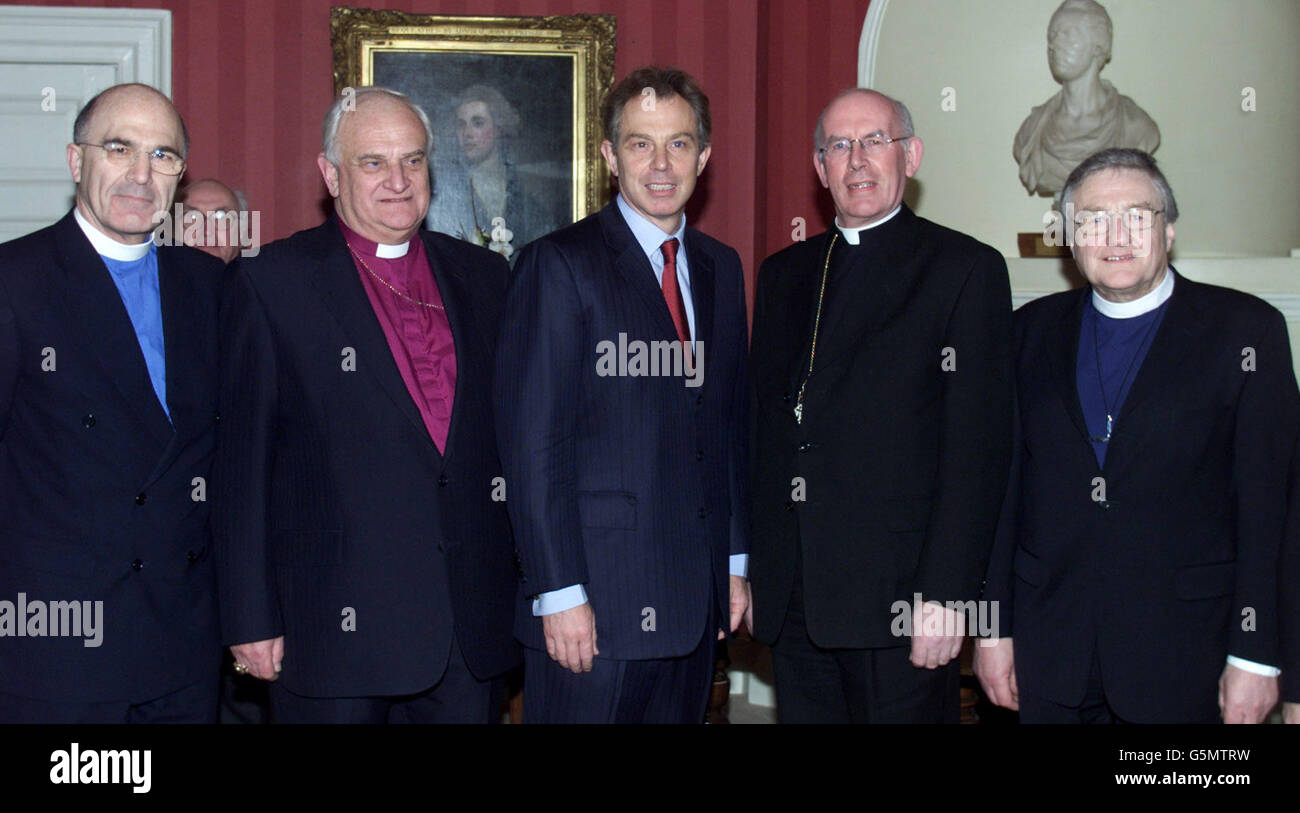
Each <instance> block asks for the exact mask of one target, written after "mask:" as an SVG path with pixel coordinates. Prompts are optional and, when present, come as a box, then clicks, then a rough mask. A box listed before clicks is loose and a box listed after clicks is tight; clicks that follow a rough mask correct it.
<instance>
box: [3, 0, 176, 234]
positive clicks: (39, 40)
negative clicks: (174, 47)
mask: <svg viewBox="0 0 1300 813" xmlns="http://www.w3.org/2000/svg"><path fill="white" fill-rule="evenodd" d="M171 24H172V21H171V12H170V11H163V10H140V9H108V8H104V9H100V8H42V7H36V6H0V134H3V138H2V139H0V242H4V241H6V240H12V239H13V238H15V237H18V236H20V235H23V234H27V233H28V232H32V231H35V230H36V229H39V228H42V227H44V226H48V225H49V224H51V223H53V222H54V221H56V220H58V219H59V218H60V217H62V216H63V215H64V214H65V213H66V212H67V211H68V209H69V208H70V207H71V206H72V196H73V185H72V179H71V177H70V176H69V175H68V163H67V157H66V152H67V150H66V148H67V145H68V142H70V141H71V140H72V122H73V121H74V120H75V119H76V117H77V111H79V110H80V109H81V106H82V105H83V104H84V103H85V101H86V100H87V99H89V98H91V97H92V96H94V95H95V94H96V93H98V92H99V91H101V90H103V89H104V88H107V87H109V86H111V85H116V84H119V83H121V82H143V83H145V84H147V85H152V86H153V87H156V88H158V89H159V90H161V91H162V92H163V93H166V94H168V95H169V96H170V95H171Z"/></svg>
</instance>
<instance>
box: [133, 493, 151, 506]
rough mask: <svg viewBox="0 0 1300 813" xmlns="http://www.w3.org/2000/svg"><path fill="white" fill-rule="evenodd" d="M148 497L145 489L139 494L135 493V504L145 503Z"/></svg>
mask: <svg viewBox="0 0 1300 813" xmlns="http://www.w3.org/2000/svg"><path fill="white" fill-rule="evenodd" d="M147 499H148V497H147V496H146V495H145V493H144V492H143V491H141V492H140V493H139V494H137V495H135V504H136V505H144V501H145V500H147Z"/></svg>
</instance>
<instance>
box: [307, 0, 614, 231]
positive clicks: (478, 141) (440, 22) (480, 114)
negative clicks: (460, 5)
mask: <svg viewBox="0 0 1300 813" xmlns="http://www.w3.org/2000/svg"><path fill="white" fill-rule="evenodd" d="M615 33H616V25H615V19H614V16H613V15H591V14H578V15H573V16H553V17H458V16H440V15H421V14H406V13H402V12H397V11H388V10H375V9H362V8H347V7H336V8H333V9H331V10H330V40H331V44H332V46H333V51H334V88H335V92H336V93H337V92H342V91H343V89H344V88H346V87H360V86H365V85H375V84H378V85H384V86H385V87H390V88H392V89H393V90H398V91H401V92H403V93H406V94H407V95H409V96H411V98H412V99H414V100H415V102H416V103H417V104H419V105H420V106H421V107H422V108H423V109H424V110H425V112H426V113H427V114H428V115H429V119H430V121H431V123H432V124H433V129H434V138H435V147H434V155H433V157H432V158H433V160H432V161H431V163H430V166H431V167H432V168H433V174H434V194H433V198H434V200H433V205H432V206H430V210H429V220H428V225H429V227H430V228H431V229H435V230H437V231H443V232H446V233H448V234H452V235H453V236H457V237H461V238H463V239H467V240H473V241H475V242H479V243H481V244H486V243H488V242H489V241H493V242H494V243H495V242H496V238H498V237H501V236H503V235H513V244H514V247H515V248H518V247H522V245H523V244H525V243H526V242H528V241H529V240H531V239H533V238H535V237H540V236H541V235H542V234H545V233H546V232H548V231H551V230H552V229H554V228H559V227H560V226H563V225H567V224H568V223H571V222H573V221H575V220H579V219H581V218H583V217H586V216H587V215H588V214H591V213H592V212H594V211H596V210H597V209H599V208H600V207H601V206H603V205H604V204H605V203H606V202H607V201H608V199H609V171H608V168H607V167H606V166H605V162H604V160H603V159H602V158H601V156H600V142H601V137H602V136H601V123H600V120H599V118H600V115H599V111H600V100H601V98H602V97H603V96H604V94H605V93H606V92H608V90H609V89H610V88H611V87H612V86H613V82H614V43H615ZM501 214H504V217H500V218H499V219H498V216H499V215H501ZM502 221H503V222H502ZM501 225H504V226H505V227H506V229H508V230H509V231H506V232H502V231H501V230H500V229H499V228H498V227H499V226H501ZM494 247H495V246H494ZM506 253H507V255H509V252H506Z"/></svg>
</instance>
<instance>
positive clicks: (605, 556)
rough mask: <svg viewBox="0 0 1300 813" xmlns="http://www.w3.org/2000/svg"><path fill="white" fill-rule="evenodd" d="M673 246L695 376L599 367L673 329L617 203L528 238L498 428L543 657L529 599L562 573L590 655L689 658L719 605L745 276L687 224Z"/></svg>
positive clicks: (512, 300)
mask: <svg viewBox="0 0 1300 813" xmlns="http://www.w3.org/2000/svg"><path fill="white" fill-rule="evenodd" d="M684 246H685V250H686V251H687V252H688V256H689V262H690V275H691V291H692V297H693V300H694V307H695V317H696V319H695V324H696V331H695V339H696V341H698V342H702V343H703V346H704V351H703V364H704V374H703V385H702V386H700V387H698V388H691V387H687V386H685V385H684V381H683V379H682V378H681V377H665V376H659V377H653V376H602V375H601V374H600V373H599V371H598V369H597V359H598V351H597V345H598V344H599V343H600V342H602V341H606V340H607V341H610V342H613V343H615V344H616V345H617V344H618V342H619V336H620V334H624V335H625V341H626V342H627V343H629V344H630V343H631V342H633V341H636V340H642V341H646V342H650V341H667V340H672V339H673V338H675V336H676V331H675V328H674V327H673V322H672V319H671V318H670V316H669V313H668V308H667V306H666V305H665V303H664V295H663V293H662V291H661V290H660V288H659V286H658V285H657V284H656V281H655V275H654V272H653V271H652V269H651V267H650V264H649V262H648V261H647V259H646V256H645V254H644V253H642V250H641V248H640V246H639V245H638V244H637V243H636V240H635V239H634V237H633V235H632V232H631V230H630V229H629V228H628V226H627V224H626V222H624V220H623V217H622V215H621V214H620V212H619V210H618V208H617V206H616V205H615V204H612V203H611V204H610V205H609V206H606V207H605V208H604V209H602V210H601V211H600V212H598V213H596V214H594V215H592V216H590V217H588V218H586V219H584V220H582V221H580V222H578V223H575V224H574V225H572V226H569V227H567V228H564V229H561V230H560V231H557V232H554V233H553V234H550V235H548V236H546V237H543V238H541V239H539V240H537V241H535V242H534V243H532V244H530V245H529V246H528V247H527V248H526V249H525V250H524V252H523V254H522V255H521V257H520V259H519V264H518V265H517V267H516V277H515V280H514V283H513V285H512V287H511V289H510V293H509V295H508V297H507V302H506V308H505V313H504V314H503V317H502V335H501V338H500V341H499V343H498V353H497V367H496V386H495V396H496V408H497V432H498V437H499V438H500V447H501V453H502V462H503V464H504V467H505V471H506V477H507V480H508V483H509V488H510V491H509V499H508V500H507V506H508V508H509V510H510V517H511V520H512V523H513V526H514V531H515V540H516V546H517V548H518V550H519V556H520V559H521V563H522V569H523V575H524V583H523V586H522V595H521V601H520V606H519V609H518V614H517V618H516V627H515V634H516V636H517V637H519V639H520V640H521V641H523V642H524V644H525V645H526V646H528V647H530V648H532V649H533V650H542V652H543V655H542V657H543V658H544V657H545V654H544V651H545V641H544V639H543V635H542V624H541V620H540V619H539V618H536V617H534V616H533V615H532V609H531V601H530V599H531V597H532V596H535V595H537V594H539V593H544V592H548V591H551V590H556V589H559V588H563V587H567V586H569V585H573V584H582V585H584V586H585V588H586V591H587V596H588V599H589V601H590V603H591V607H592V610H593V612H594V614H595V618H596V636H597V647H598V649H599V650H600V655H599V657H598V658H597V660H598V661H599V660H602V659H611V660H615V661H645V660H651V659H669V658H676V657H680V656H684V655H687V654H689V653H692V652H695V651H697V650H698V648H699V647H700V645H701V640H702V637H703V636H704V635H705V633H706V631H707V632H710V633H711V631H712V629H713V627H714V626H715V625H716V624H717V621H718V619H720V618H726V617H727V607H726V602H727V596H728V585H729V578H728V556H729V555H730V554H733V553H744V552H747V550H748V548H747V543H746V539H745V513H746V511H745V502H746V501H745V482H744V472H745V467H746V452H745V432H746V431H747V430H746V427H747V420H746V413H747V402H746V380H745V367H746V355H747V327H746V319H745V295H744V280H743V276H742V274H741V267H740V258H739V257H738V256H737V254H736V252H735V251H734V250H732V249H731V248H728V247H727V246H725V245H723V244H721V243H719V242H717V241H716V240H713V239H712V238H710V237H708V236H706V235H704V234H702V233H700V232H698V231H695V230H694V229H690V228H687V229H686V234H685V239H684ZM536 677H537V676H536V675H535V674H530V675H529V676H528V677H527V678H526V679H527V680H528V681H529V684H528V687H529V688H526V689H525V698H529V696H530V692H531V691H532V688H531V687H532V685H533V681H534V679H535V678H536ZM702 690H703V689H702ZM536 696H537V695H535V694H534V695H533V697H534V698H535V697H536ZM528 702H529V703H530V705H531V704H532V703H533V702H534V701H533V700H529V701H528ZM700 702H701V705H702V704H703V698H702V697H701V701H700ZM529 714H533V712H529ZM534 716H535V715H534Z"/></svg>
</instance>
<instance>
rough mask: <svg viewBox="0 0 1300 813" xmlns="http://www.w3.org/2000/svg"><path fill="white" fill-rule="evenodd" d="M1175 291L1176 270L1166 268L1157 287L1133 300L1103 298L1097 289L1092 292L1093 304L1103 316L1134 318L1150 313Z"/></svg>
mask: <svg viewBox="0 0 1300 813" xmlns="http://www.w3.org/2000/svg"><path fill="white" fill-rule="evenodd" d="M1173 293H1174V270H1173V269H1172V268H1169V267H1166V268H1165V279H1164V282H1161V283H1160V284H1159V285H1157V286H1156V287H1155V288H1153V289H1151V290H1150V291H1148V292H1146V293H1145V294H1143V295H1142V296H1140V297H1138V298H1137V299H1134V300H1132V301H1131V302H1111V301H1110V300H1109V299H1103V298H1102V297H1101V295H1100V294H1098V293H1097V292H1096V291H1095V290H1094V291H1093V292H1092V306H1093V307H1094V308H1096V309H1097V313H1100V314H1101V315H1102V316H1109V317H1110V318H1112V319H1132V318H1133V317H1135V316H1141V315H1142V314H1144V313H1150V312H1151V311H1153V310H1155V309H1156V308H1158V307H1160V306H1161V305H1163V304H1165V300H1167V299H1169V297H1170V296H1172V295H1173Z"/></svg>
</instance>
